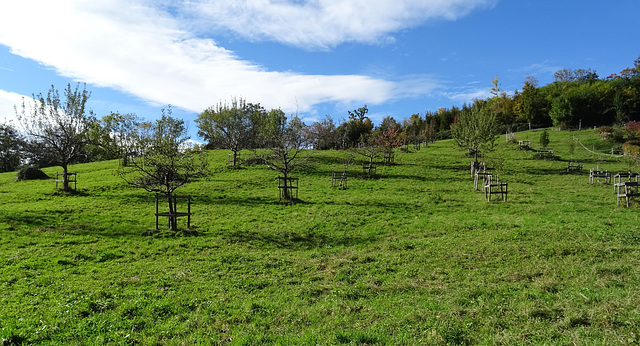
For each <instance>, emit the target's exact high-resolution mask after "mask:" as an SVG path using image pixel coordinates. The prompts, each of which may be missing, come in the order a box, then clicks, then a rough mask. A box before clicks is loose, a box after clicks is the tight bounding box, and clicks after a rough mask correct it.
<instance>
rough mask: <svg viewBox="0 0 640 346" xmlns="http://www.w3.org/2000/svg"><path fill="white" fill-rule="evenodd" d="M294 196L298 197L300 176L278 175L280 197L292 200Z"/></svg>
mask: <svg viewBox="0 0 640 346" xmlns="http://www.w3.org/2000/svg"><path fill="white" fill-rule="evenodd" d="M294 192H295V196H294ZM294 198H296V199H297V198H298V178H287V179H285V178H284V177H278V199H280V200H282V199H284V200H285V201H290V200H292V199H294Z"/></svg>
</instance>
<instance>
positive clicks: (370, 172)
mask: <svg viewBox="0 0 640 346" xmlns="http://www.w3.org/2000/svg"><path fill="white" fill-rule="evenodd" d="M362 173H363V174H364V176H365V178H372V177H373V176H374V175H376V166H375V165H374V164H373V163H372V162H365V163H363V164H362Z"/></svg>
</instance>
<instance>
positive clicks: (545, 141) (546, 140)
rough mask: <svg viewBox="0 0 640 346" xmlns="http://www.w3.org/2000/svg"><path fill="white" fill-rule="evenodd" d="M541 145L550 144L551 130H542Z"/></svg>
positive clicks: (546, 145)
mask: <svg viewBox="0 0 640 346" xmlns="http://www.w3.org/2000/svg"><path fill="white" fill-rule="evenodd" d="M540 146H541V147H542V148H547V147H548V146H549V130H547V129H544V130H542V132H540Z"/></svg>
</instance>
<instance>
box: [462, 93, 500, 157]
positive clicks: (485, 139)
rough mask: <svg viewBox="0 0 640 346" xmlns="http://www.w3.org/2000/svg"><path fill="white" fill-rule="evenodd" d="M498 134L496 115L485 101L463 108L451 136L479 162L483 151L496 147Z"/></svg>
mask: <svg viewBox="0 0 640 346" xmlns="http://www.w3.org/2000/svg"><path fill="white" fill-rule="evenodd" d="M497 135H498V126H497V122H496V115H495V113H494V112H493V111H492V110H491V108H490V107H488V106H487V105H486V104H484V103H483V101H477V102H476V104H474V105H473V106H472V107H471V108H469V109H465V110H463V111H462V112H461V113H460V115H459V116H458V117H457V118H456V120H455V121H454V123H453V125H452V126H451V137H453V139H454V141H455V142H456V144H457V145H458V146H459V147H460V148H461V149H466V150H467V151H468V152H469V154H471V155H473V161H474V162H478V156H479V155H480V154H481V153H482V152H486V151H491V150H492V149H493V148H494V147H495V145H496V138H497Z"/></svg>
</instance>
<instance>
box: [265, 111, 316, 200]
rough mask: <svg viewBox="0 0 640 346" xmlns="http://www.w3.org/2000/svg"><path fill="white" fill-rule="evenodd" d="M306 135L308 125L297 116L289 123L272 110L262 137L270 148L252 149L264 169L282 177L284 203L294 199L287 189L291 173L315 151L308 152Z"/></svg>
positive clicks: (267, 117)
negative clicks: (268, 169)
mask: <svg viewBox="0 0 640 346" xmlns="http://www.w3.org/2000/svg"><path fill="white" fill-rule="evenodd" d="M307 134H308V131H306V125H305V124H304V123H303V122H302V120H300V118H299V117H298V116H297V115H296V116H293V117H292V118H291V119H290V120H287V117H286V116H285V114H284V112H283V111H282V110H280V109H273V110H271V111H270V112H269V113H268V114H267V115H266V117H265V118H264V121H263V126H262V130H261V135H260V136H261V137H262V138H261V139H262V140H263V142H264V143H269V144H270V146H269V147H268V148H264V149H253V151H254V154H255V155H256V157H257V158H259V159H260V161H261V162H262V163H263V164H264V165H266V166H267V167H268V168H270V169H272V170H274V171H276V172H278V173H280V174H282V178H283V179H284V186H283V196H284V199H285V201H291V200H292V199H293V196H292V195H291V188H290V186H289V185H288V184H289V178H290V174H291V172H292V171H293V170H294V169H296V168H297V167H299V166H300V165H303V164H304V163H305V162H306V161H307V159H308V158H309V157H310V156H311V154H312V150H309V149H308V147H309V145H310V144H311V140H310V138H309V137H308V135H307Z"/></svg>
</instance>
